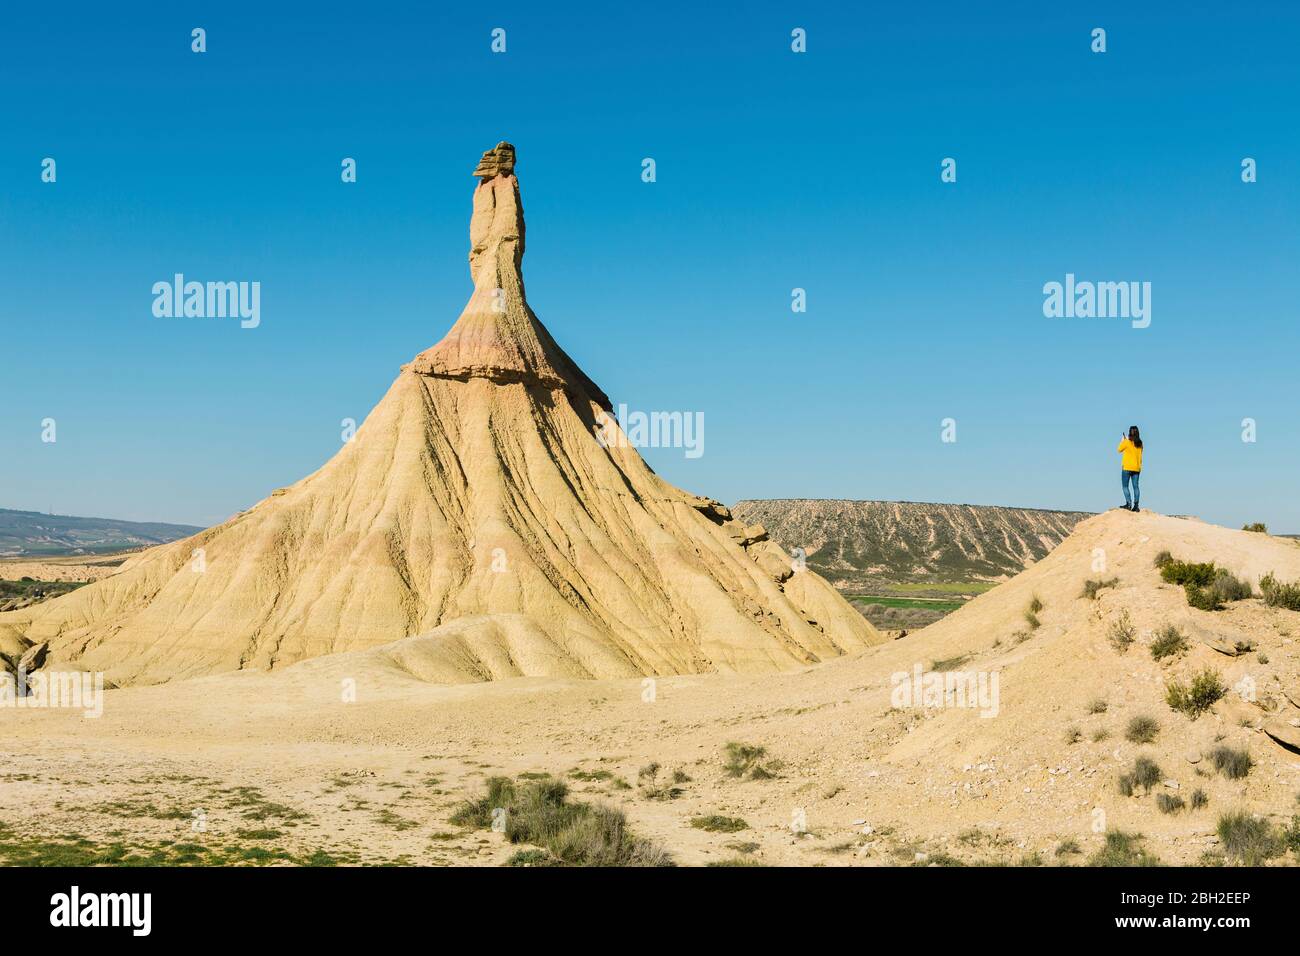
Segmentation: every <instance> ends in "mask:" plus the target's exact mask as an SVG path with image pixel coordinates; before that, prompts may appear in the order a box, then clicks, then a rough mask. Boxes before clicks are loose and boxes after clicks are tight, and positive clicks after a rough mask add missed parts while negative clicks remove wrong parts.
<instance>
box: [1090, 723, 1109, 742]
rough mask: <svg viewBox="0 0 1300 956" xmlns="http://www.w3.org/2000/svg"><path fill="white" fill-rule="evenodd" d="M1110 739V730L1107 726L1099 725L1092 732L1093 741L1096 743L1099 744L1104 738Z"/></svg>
mask: <svg viewBox="0 0 1300 956" xmlns="http://www.w3.org/2000/svg"><path fill="white" fill-rule="evenodd" d="M1109 739H1110V731H1109V730H1107V729H1106V728H1105V727H1098V728H1097V729H1096V730H1094V731H1093V732H1092V742H1093V743H1094V744H1099V743H1101V742H1102V741H1103V740H1109Z"/></svg>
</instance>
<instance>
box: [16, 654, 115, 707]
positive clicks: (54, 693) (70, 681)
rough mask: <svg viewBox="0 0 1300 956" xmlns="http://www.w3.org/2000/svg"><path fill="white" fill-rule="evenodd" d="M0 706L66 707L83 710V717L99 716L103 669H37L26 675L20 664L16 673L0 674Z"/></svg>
mask: <svg viewBox="0 0 1300 956" xmlns="http://www.w3.org/2000/svg"><path fill="white" fill-rule="evenodd" d="M0 707H12V708H17V709H23V710H26V709H28V708H51V709H53V708H67V709H70V710H80V711H83V714H82V716H83V717H89V718H94V717H100V716H102V715H103V713H104V674H103V672H102V671H94V672H91V671H37V672H36V673H34V674H31V675H28V674H27V672H26V670H25V669H24V668H22V667H19V668H18V672H17V674H11V673H10V672H9V671H4V672H3V673H0Z"/></svg>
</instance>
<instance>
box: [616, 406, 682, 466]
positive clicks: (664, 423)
mask: <svg viewBox="0 0 1300 956" xmlns="http://www.w3.org/2000/svg"><path fill="white" fill-rule="evenodd" d="M593 430H594V432H595V434H596V441H598V442H600V445H601V447H602V448H684V449H685V450H686V457H687V458H699V457H700V456H701V455H703V454H704V413H703V412H640V411H629V410H628V407H627V405H625V404H620V405H619V406H618V417H617V418H611V417H610V416H609V415H607V414H605V412H603V411H602V412H601V413H600V414H599V415H598V416H597V417H596V425H595V427H594V429H593Z"/></svg>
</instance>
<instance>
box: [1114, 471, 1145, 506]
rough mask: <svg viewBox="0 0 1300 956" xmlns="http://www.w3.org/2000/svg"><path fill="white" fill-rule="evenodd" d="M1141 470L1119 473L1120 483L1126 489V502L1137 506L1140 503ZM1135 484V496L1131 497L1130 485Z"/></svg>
mask: <svg viewBox="0 0 1300 956" xmlns="http://www.w3.org/2000/svg"><path fill="white" fill-rule="evenodd" d="M1141 474H1142V472H1140V471H1121V472H1120V473H1119V484H1120V487H1121V488H1123V489H1124V503H1125V504H1128V505H1132V506H1134V507H1137V503H1138V478H1139V476H1141ZM1130 482H1132V484H1133V497H1131V498H1130V497H1129V493H1128V486H1129V483H1130Z"/></svg>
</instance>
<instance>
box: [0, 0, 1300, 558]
mask: <svg viewBox="0 0 1300 956" xmlns="http://www.w3.org/2000/svg"><path fill="white" fill-rule="evenodd" d="M719 6H722V5H719ZM847 6H849V5H845V4H818V3H814V4H805V3H800V4H794V3H750V4H745V5H743V7H742V5H735V4H730V5H726V6H725V8H723V9H720V10H717V11H714V12H709V11H703V10H701V9H699V8H698V7H697V6H696V5H694V4H684V3H683V4H673V3H659V4H652V5H638V4H621V5H605V4H600V5H597V4H590V5H588V4H546V5H539V4H516V3H508V2H507V3H499V4H494V5H492V7H491V9H486V8H482V7H481V5H477V6H476V5H472V4H458V5H455V7H454V8H453V9H439V8H438V7H437V6H435V5H434V4H429V3H410V4H387V3H382V2H376V3H370V4H350V3H349V4H312V5H310V6H306V5H304V6H301V7H300V6H298V5H295V4H280V5H270V4H244V3H227V2H223V3H221V4H215V3H213V4H199V3H183V2H182V3H176V2H169V3H156V4H150V3H138V4H128V5H121V6H118V7H112V8H110V7H107V6H105V5H103V4H77V3H65V4H59V5H56V6H55V7H32V6H30V5H28V6H26V7H19V8H15V9H13V10H10V11H7V13H6V17H7V21H8V23H7V26H6V29H5V31H4V32H3V35H0V73H2V74H3V79H4V82H3V84H2V85H0V182H3V189H0V289H2V290H3V295H0V325H2V328H3V343H4V348H5V360H4V363H3V375H2V376H0V507H13V508H27V509H34V510H41V511H48V510H54V511H56V512H59V513H65V514H69V513H70V514H89V515H103V516H111V517H118V518H133V519H141V520H170V521H181V522H189V523H196V524H207V523H212V522H216V521H219V520H221V519H223V518H224V517H226V516H227V515H229V514H230V513H232V512H234V511H236V510H238V509H240V508H243V507H246V506H247V505H249V504H250V503H252V502H254V501H256V500H258V499H260V498H261V497H263V496H264V495H265V494H267V493H268V492H269V491H270V490H271V489H273V488H276V487H279V486H282V485H285V484H288V483H290V482H292V481H294V480H296V479H297V478H299V477H301V476H303V475H305V474H306V473H308V472H309V471H312V470H314V469H315V468H316V467H318V466H319V465H320V464H321V463H322V462H323V461H325V460H326V459H328V458H329V457H330V456H331V455H332V454H333V453H334V452H335V451H337V449H338V447H339V442H340V424H339V423H340V420H341V419H343V418H345V417H354V418H356V419H358V420H360V419H361V418H363V417H364V415H365V414H366V412H367V411H368V410H369V409H370V408H371V407H372V406H373V405H374V403H375V402H376V401H377V400H378V399H379V398H380V397H381V396H382V394H383V392H384V391H385V390H386V389H387V387H388V385H389V384H390V382H391V381H392V379H393V377H394V375H395V374H396V372H397V368H398V366H399V365H400V364H401V363H402V362H405V361H407V360H408V359H409V358H410V357H411V356H413V355H414V354H415V353H416V352H418V351H420V350H421V349H423V348H425V347H427V346H428V345H430V344H432V343H434V342H435V341H437V340H438V339H439V338H441V336H442V335H443V333H444V332H445V331H446V329H447V328H448V326H449V325H450V324H451V323H452V322H453V321H454V320H455V318H456V316H457V315H458V314H459V312H460V310H461V308H462V307H463V305H464V303H465V300H466V299H467V298H468V295H469V292H470V281H469V275H468V270H467V267H466V261H465V256H466V252H467V250H468V239H467V226H468V217H469V210H470V195H471V192H472V188H473V185H474V181H473V180H472V179H471V177H470V176H469V173H470V170H471V169H472V168H473V166H474V164H475V162H476V160H477V158H478V155H479V153H480V152H481V151H482V150H484V149H486V148H489V147H490V146H492V145H494V144H495V143H496V142H497V141H498V140H501V139H508V140H510V141H511V142H513V143H514V144H515V145H516V147H517V148H518V150H519V166H518V174H519V177H520V182H521V186H522V189H523V194H524V202H525V208H526V211H527V217H528V230H529V231H528V252H527V256H526V259H525V263H524V266H525V276H526V279H527V281H528V290H529V298H530V302H531V303H532V305H533V308H534V309H535V311H536V312H537V313H538V314H539V316H540V317H541V318H542V320H543V321H544V322H545V323H546V324H547V325H548V327H549V328H550V329H551V331H552V333H553V334H554V335H555V336H556V338H557V339H558V340H559V341H560V343H561V344H562V345H563V346H564V347H565V348H566V349H567V350H568V351H569V353H570V354H571V355H573V356H574V358H575V359H577V360H578V362H579V363H580V364H581V365H582V366H583V368H584V369H585V370H586V371H587V372H588V374H590V375H591V376H592V378H594V379H595V380H596V381H597V382H598V383H600V384H601V386H602V387H603V388H604V389H605V391H606V392H608V393H609V395H610V397H611V398H612V399H613V400H614V401H615V402H626V403H627V404H628V405H629V406H630V407H632V408H633V409H643V410H686V411H700V412H703V413H704V417H705V449H704V454H703V455H702V456H701V457H699V458H696V459H688V458H686V457H685V455H684V454H683V452H682V450H680V449H678V450H673V449H651V450H647V451H646V453H645V454H646V457H647V459H648V460H649V461H650V462H651V464H652V465H653V466H654V467H655V468H656V469H657V470H658V471H659V472H660V473H661V474H663V475H664V476H665V477H666V478H667V479H669V480H670V481H672V482H674V483H676V484H678V485H680V486H682V487H684V488H687V489H690V490H691V491H695V492H698V493H702V494H708V495H711V496H713V497H716V498H719V499H722V500H724V501H734V500H736V499H739V498H745V497H846V498H885V499H908V500H919V501H954V502H972V503H984V504H1002V505H1017V506H1030V507H1047V508H1078V509H1089V510H1092V509H1102V508H1106V507H1111V506H1114V505H1115V504H1116V503H1117V501H1119V500H1120V497H1121V495H1120V489H1119V464H1118V456H1117V455H1116V454H1115V452H1114V446H1115V442H1116V440H1117V438H1118V434H1119V432H1120V431H1121V429H1123V428H1124V427H1126V426H1127V425H1129V424H1131V423H1133V422H1137V423H1139V424H1140V425H1141V426H1142V430H1143V435H1144V437H1145V438H1146V441H1147V459H1146V467H1145V470H1144V474H1143V492H1144V497H1143V503H1144V504H1146V505H1149V506H1150V507H1151V508H1154V509H1156V510H1159V511H1165V512H1169V513H1190V514H1197V515H1200V516H1202V517H1204V518H1206V519H1208V520H1213V521H1216V522H1221V523H1226V524H1233V525H1239V524H1241V523H1242V522H1245V521H1265V522H1267V523H1268V525H1269V527H1270V528H1271V529H1272V530H1275V531H1296V532H1300V496H1297V495H1296V494H1295V488H1296V475H1297V472H1298V471H1300V468H1298V466H1300V423H1298V422H1297V414H1296V413H1297V409H1300V401H1297V399H1298V398H1300V394H1298V392H1300V385H1297V379H1298V377H1300V376H1297V373H1296V356H1297V352H1298V349H1297V346H1300V323H1297V318H1298V315H1297V312H1298V311H1300V307H1298V306H1297V301H1296V285H1297V283H1296V280H1297V263H1298V262H1300V219H1298V217H1297V211H1298V210H1300V123H1297V120H1298V119H1300V111H1298V110H1297V99H1298V98H1300V57H1297V56H1296V54H1295V51H1296V49H1297V48H1300V14H1298V13H1297V12H1296V11H1295V9H1294V7H1292V6H1291V5H1288V4H1282V3H1277V4H1253V5H1250V6H1249V7H1234V6H1230V5H1223V4H1210V3H1178V4H1172V3H1168V4H1143V5H1141V7H1142V9H1140V10H1134V9H1132V8H1133V7H1134V6H1136V5H1134V4H1119V3H1115V4H1085V3H1070V4H1054V5H1044V4H1041V3H1005V4H998V5H997V7H998V8H999V9H998V10H996V11H989V10H986V9H981V8H983V7H984V6H985V5H975V4H969V3H950V4H949V3H939V4H924V5H920V4H918V5H913V4H890V5H883V4H882V5H879V6H878V7H877V6H868V5H853V7H852V9H851V10H841V9H838V8H839V7H847ZM1289 7H1290V9H1288V8H1289ZM1056 8H1059V9H1056ZM742 11H743V12H742ZM196 26H201V27H204V28H205V29H206V30H207V42H208V52H206V53H204V54H194V53H192V52H191V51H190V31H191V29H192V28H193V27H196ZM495 27H502V28H504V29H505V30H506V37H507V51H506V53H504V54H493V53H492V52H491V50H490V48H489V44H490V40H491V37H490V32H491V30H492V29H493V28H495ZM795 27H802V28H804V29H806V30H807V36H808V52H807V53H805V54H795V53H793V52H791V50H790V31H791V30H792V29H793V28H795ZM1094 27H1104V28H1105V29H1106V30H1107V52H1106V53H1104V54H1094V53H1092V52H1091V50H1090V42H1091V41H1090V31H1091V30H1092V29H1093V28H1094ZM47 156H48V157H53V158H55V160H56V162H57V164H58V166H57V172H58V179H57V182H56V183H53V184H48V183H42V182H41V179H40V173H41V161H42V159H43V158H44V157H47ZM343 157H354V158H355V159H356V160H357V163H358V182H357V183H355V184H348V185H345V184H343V183H341V182H340V177H339V169H340V161H341V160H342V158H343ZM645 157H653V158H654V159H655V161H656V164H657V182H654V183H644V182H642V181H641V176H640V174H641V161H642V159H643V158H645ZM945 157H953V158H955V159H956V161H957V172H958V177H957V182H956V183H947V184H946V183H942V182H940V175H939V174H940V162H941V160H942V159H943V158H945ZM1243 157H1253V158H1254V159H1256V160H1257V162H1258V182H1256V183H1253V184H1245V183H1243V182H1242V181H1241V176H1240V164H1241V161H1242V159H1243ZM176 272H183V273H185V274H186V275H187V277H190V278H197V279H202V280H207V279H212V280H248V281H252V280H256V281H259V282H260V283H261V287H262V302H261V310H262V322H261V325H260V327H259V328H257V329H249V330H245V329H240V328H239V326H238V323H237V322H234V321H231V320H219V319H158V318H155V317H154V316H153V314H152V311H151V306H152V301H153V297H152V295H151V292H150V289H151V286H152V285H153V283H154V282H156V281H159V280H165V279H169V278H170V277H171V276H172V274H173V273H176ZM1067 272H1071V273H1074V274H1076V275H1077V276H1078V277H1079V278H1080V279H1093V280H1104V281H1121V280H1133V281H1149V282H1150V283H1151V284H1152V322H1151V326H1150V327H1149V328H1147V329H1141V330H1138V329H1133V328H1131V327H1130V324H1129V322H1127V321H1126V320H1123V319H1048V318H1045V317H1044V316H1043V312H1042V303H1043V294H1042V286H1043V284H1044V283H1045V282H1049V281H1053V280H1055V281H1061V280H1063V279H1064V276H1065V274H1066V273H1067ZM795 287H801V288H804V289H806V290H807V297H808V310H807V312H806V313H803V314H795V313H793V312H792V311H791V309H790V295H791V289H793V288H795ZM947 417H951V418H954V419H956V422H957V441H956V442H955V443H943V442H941V441H940V423H941V420H942V419H944V418H947ZM1247 417H1250V418H1254V419H1255V420H1256V421H1257V423H1258V425H1257V427H1258V440H1257V441H1256V442H1254V443H1245V442H1243V441H1242V440H1241V421H1242V419H1243V418H1247ZM45 418H53V419H55V420H56V422H57V428H58V441H57V442H56V443H54V444H49V443H43V442H42V441H41V421H42V419H45Z"/></svg>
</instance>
